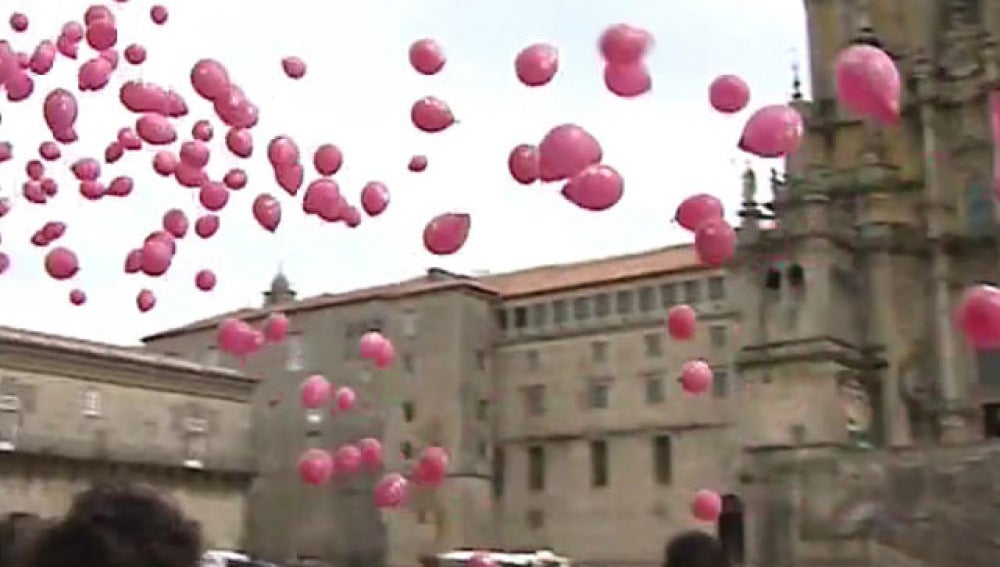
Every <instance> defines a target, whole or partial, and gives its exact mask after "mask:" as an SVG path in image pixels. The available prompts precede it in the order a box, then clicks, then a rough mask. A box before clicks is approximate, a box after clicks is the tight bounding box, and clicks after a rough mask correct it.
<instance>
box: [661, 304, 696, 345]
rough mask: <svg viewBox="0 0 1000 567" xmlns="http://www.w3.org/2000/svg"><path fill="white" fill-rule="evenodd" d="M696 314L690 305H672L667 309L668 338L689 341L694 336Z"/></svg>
mask: <svg viewBox="0 0 1000 567" xmlns="http://www.w3.org/2000/svg"><path fill="white" fill-rule="evenodd" d="M697 319H698V314H697V312H696V311H695V310H694V308H693V307H691V306H690V305H674V306H673V307H671V308H670V310H669V311H667V332H669V333H670V338H672V339H674V340H678V341H689V340H691V339H693V338H694V332H695V322H696V321H697Z"/></svg>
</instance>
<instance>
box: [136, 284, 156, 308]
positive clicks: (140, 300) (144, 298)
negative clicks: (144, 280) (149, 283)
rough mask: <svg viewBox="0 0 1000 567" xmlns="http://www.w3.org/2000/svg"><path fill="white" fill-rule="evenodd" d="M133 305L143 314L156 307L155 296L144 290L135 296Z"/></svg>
mask: <svg viewBox="0 0 1000 567" xmlns="http://www.w3.org/2000/svg"><path fill="white" fill-rule="evenodd" d="M135 305H136V307H138V308H139V311H140V312H142V313H145V312H147V311H149V310H150V309H152V308H153V307H156V295H154V294H153V292H152V291H150V290H148V289H144V290H142V291H140V292H139V294H138V295H136V296H135Z"/></svg>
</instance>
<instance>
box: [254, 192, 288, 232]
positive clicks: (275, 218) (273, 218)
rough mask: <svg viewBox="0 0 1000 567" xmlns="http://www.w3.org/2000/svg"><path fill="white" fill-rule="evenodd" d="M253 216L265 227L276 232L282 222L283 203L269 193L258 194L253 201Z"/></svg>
mask: <svg viewBox="0 0 1000 567" xmlns="http://www.w3.org/2000/svg"><path fill="white" fill-rule="evenodd" d="M253 217H254V218H255V219H257V223H258V224H260V226H262V227H263V228H264V229H266V230H268V231H270V232H274V231H275V230H277V228H278V224H279V223H281V203H279V202H278V200H277V199H275V198H274V197H272V196H271V195H268V194H267V193H262V194H260V195H257V198H256V199H254V201H253Z"/></svg>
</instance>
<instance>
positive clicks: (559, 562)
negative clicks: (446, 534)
mask: <svg viewBox="0 0 1000 567" xmlns="http://www.w3.org/2000/svg"><path fill="white" fill-rule="evenodd" d="M476 555H485V556H486V557H488V558H489V559H490V560H492V562H493V563H494V564H496V565H497V566H498V567H572V564H571V562H570V560H569V558H567V557H562V556H560V555H556V554H554V553H552V552H551V551H549V550H546V549H542V550H539V551H533V552H532V551H529V552H506V551H492V550H487V551H471V550H460V551H449V552H447V553H439V554H437V555H436V556H434V561H433V563H436V565H435V566H434V567H465V566H466V565H468V563H469V560H470V559H472V558H473V557H474V556H476Z"/></svg>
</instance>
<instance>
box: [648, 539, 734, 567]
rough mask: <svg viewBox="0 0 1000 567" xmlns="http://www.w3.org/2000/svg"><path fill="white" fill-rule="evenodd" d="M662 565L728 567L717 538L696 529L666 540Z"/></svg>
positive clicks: (672, 566)
mask: <svg viewBox="0 0 1000 567" xmlns="http://www.w3.org/2000/svg"><path fill="white" fill-rule="evenodd" d="M663 567H729V561H728V560H727V559H726V555H725V553H724V552H723V551H722V546H721V545H719V540H717V539H715V538H714V537H712V536H710V535H708V534H706V533H702V532H697V531H691V532H684V533H682V534H678V535H676V536H674V537H673V538H671V540H670V541H669V542H667V549H666V551H665V553H664V557H663Z"/></svg>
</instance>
